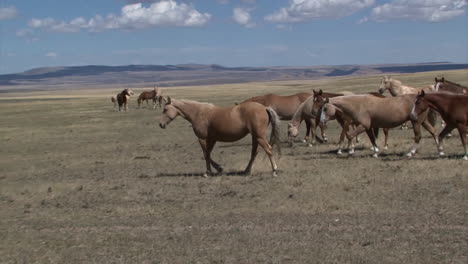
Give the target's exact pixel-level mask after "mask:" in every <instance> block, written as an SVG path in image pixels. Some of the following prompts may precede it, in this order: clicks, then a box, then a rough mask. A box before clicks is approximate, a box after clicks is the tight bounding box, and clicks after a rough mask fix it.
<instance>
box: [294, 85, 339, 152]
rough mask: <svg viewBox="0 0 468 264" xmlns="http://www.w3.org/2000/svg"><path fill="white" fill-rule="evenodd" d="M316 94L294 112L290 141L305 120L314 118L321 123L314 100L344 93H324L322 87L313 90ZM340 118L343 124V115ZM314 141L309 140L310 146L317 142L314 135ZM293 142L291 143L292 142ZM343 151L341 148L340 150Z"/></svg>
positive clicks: (315, 122)
mask: <svg viewBox="0 0 468 264" xmlns="http://www.w3.org/2000/svg"><path fill="white" fill-rule="evenodd" d="M313 93H314V95H313V96H310V97H309V98H308V99H307V100H305V101H304V102H303V103H302V104H301V105H300V106H299V107H298V108H297V110H296V113H294V115H293V117H292V119H291V122H290V123H288V140H289V142H293V141H294V138H296V137H297V135H298V133H299V127H300V125H301V123H302V121H304V120H314V122H313V124H320V115H319V114H317V113H316V112H314V111H313V109H312V108H313V105H314V102H315V101H316V98H317V97H320V98H324V97H335V96H343V95H344V94H341V93H339V94H338V93H327V92H325V93H323V91H322V89H320V90H319V91H318V92H317V91H315V90H313ZM338 119H339V120H340V121H339V122H340V124H342V125H343V123H342V122H341V117H338ZM311 138H312V141H311V142H309V144H308V145H309V147H311V146H312V144H313V143H315V140H314V137H311ZM341 143H342V138H340V143H339V144H340V145H341ZM290 144H291V143H290ZM338 152H339V153H341V149H340V150H339V151H338Z"/></svg>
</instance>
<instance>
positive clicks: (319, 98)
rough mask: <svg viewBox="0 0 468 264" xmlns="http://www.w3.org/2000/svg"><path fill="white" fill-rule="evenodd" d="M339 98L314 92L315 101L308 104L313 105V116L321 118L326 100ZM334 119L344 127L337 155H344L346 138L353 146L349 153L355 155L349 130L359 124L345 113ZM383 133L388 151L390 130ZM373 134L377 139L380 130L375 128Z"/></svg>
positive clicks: (385, 129)
mask: <svg viewBox="0 0 468 264" xmlns="http://www.w3.org/2000/svg"><path fill="white" fill-rule="evenodd" d="M370 94H371V95H373V96H377V97H385V96H383V95H380V94H377V93H370ZM346 95H354V94H349V92H348V93H346ZM338 96H342V95H341V94H336V93H324V92H323V91H322V90H319V91H318V92H316V91H314V98H313V101H312V102H308V104H309V105H311V110H310V111H311V112H312V114H313V115H315V116H318V117H320V115H321V109H322V107H323V105H324V104H325V99H326V98H333V97H338ZM334 118H335V119H336V120H337V121H338V123H339V124H340V125H341V127H342V130H341V134H340V141H339V142H338V151H337V154H338V155H341V154H342V153H343V152H342V149H343V142H344V138H345V136H346V137H347V138H348V145H349V144H350V145H351V149H349V152H350V153H351V154H352V153H354V144H353V143H352V141H351V140H352V138H350V137H348V135H347V133H348V131H349V129H350V128H351V126H353V127H355V126H356V125H358V124H356V123H355V122H354V121H353V119H352V118H351V117H349V116H347V115H346V114H345V113H343V112H337V113H336V115H335V116H334ZM383 131H384V135H385V144H384V149H388V143H387V142H388V131H389V129H387V128H384V129H383ZM373 133H374V135H375V136H376V137H377V136H378V133H379V129H378V128H374V129H373ZM356 142H359V140H358V136H356Z"/></svg>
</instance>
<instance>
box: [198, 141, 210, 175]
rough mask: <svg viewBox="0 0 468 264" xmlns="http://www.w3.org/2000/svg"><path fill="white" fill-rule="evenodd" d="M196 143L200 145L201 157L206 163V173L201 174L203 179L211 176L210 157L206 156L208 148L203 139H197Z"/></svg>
mask: <svg viewBox="0 0 468 264" xmlns="http://www.w3.org/2000/svg"><path fill="white" fill-rule="evenodd" d="M198 142H199V143H200V146H201V148H202V150H203V156H204V157H205V162H206V172H205V173H204V174H203V177H208V175H211V174H212V173H211V162H210V155H209V154H208V146H207V143H206V140H204V139H200V138H199V139H198Z"/></svg>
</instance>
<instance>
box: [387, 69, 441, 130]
mask: <svg viewBox="0 0 468 264" xmlns="http://www.w3.org/2000/svg"><path fill="white" fill-rule="evenodd" d="M386 90H388V91H389V92H390V94H391V95H392V96H398V95H404V94H418V93H419V92H420V91H422V90H424V91H426V92H431V91H435V87H434V85H427V86H425V87H421V88H414V87H411V86H407V85H403V84H402V83H401V81H399V80H396V79H393V78H392V77H390V78H389V77H388V76H384V77H383V78H382V81H381V82H380V86H379V89H378V91H379V93H380V94H383V93H384V92H385V91H386ZM436 119H437V116H436V115H435V112H433V111H430V114H429V121H430V122H431V124H432V126H434V125H435V121H436ZM401 128H402V129H408V126H407V125H406V123H404V124H402V126H401Z"/></svg>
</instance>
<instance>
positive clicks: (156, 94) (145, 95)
mask: <svg viewBox="0 0 468 264" xmlns="http://www.w3.org/2000/svg"><path fill="white" fill-rule="evenodd" d="M149 100H152V101H153V109H155V108H156V105H157V103H159V107H161V106H162V101H163V100H165V98H164V97H163V96H162V91H161V88H159V87H156V86H154V89H153V90H152V91H143V92H142V93H141V94H140V96H138V100H137V102H138V108H140V106H141V104H142V102H143V101H146V105H148V101H149Z"/></svg>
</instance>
